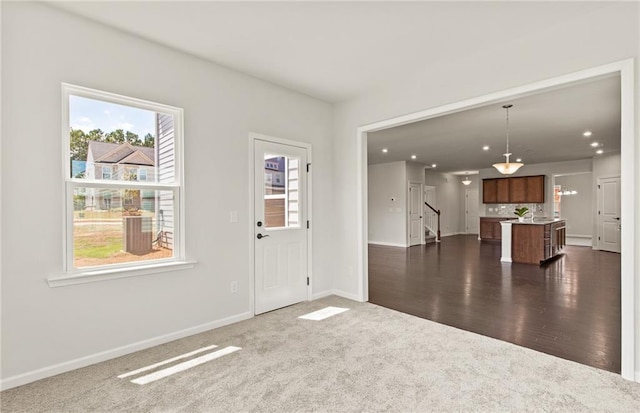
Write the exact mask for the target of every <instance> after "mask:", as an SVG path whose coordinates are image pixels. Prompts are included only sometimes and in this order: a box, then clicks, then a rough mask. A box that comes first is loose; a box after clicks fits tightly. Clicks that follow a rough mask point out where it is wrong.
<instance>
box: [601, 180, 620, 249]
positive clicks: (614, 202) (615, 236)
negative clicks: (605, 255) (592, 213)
mask: <svg viewBox="0 0 640 413" xmlns="http://www.w3.org/2000/svg"><path fill="white" fill-rule="evenodd" d="M597 191H598V247H599V248H600V249H601V250H604V251H611V252H620V231H621V222H620V177H615V178H599V179H598V188H597Z"/></svg>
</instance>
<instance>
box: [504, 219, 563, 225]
mask: <svg viewBox="0 0 640 413" xmlns="http://www.w3.org/2000/svg"><path fill="white" fill-rule="evenodd" d="M564 221H566V219H563V218H548V217H539V218H538V217H536V218H535V219H534V220H533V221H531V219H530V218H528V219H525V220H524V221H523V222H520V221H518V219H517V218H516V219H509V220H507V221H502V222H509V223H512V224H525V225H546V224H553V223H554V222H564Z"/></svg>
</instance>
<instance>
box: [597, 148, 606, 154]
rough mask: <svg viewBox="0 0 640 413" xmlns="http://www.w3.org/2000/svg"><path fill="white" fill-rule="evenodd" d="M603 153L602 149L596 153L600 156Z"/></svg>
mask: <svg viewBox="0 0 640 413" xmlns="http://www.w3.org/2000/svg"><path fill="white" fill-rule="evenodd" d="M602 152H604V151H603V150H602V149H598V150H597V151H596V153H597V154H598V155H602Z"/></svg>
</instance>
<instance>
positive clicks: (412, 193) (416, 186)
mask: <svg viewBox="0 0 640 413" xmlns="http://www.w3.org/2000/svg"><path fill="white" fill-rule="evenodd" d="M422 211H423V208H422V183H421V182H409V246H410V247H411V246H413V245H420V244H422V234H424V230H423V228H424V226H423V224H422Z"/></svg>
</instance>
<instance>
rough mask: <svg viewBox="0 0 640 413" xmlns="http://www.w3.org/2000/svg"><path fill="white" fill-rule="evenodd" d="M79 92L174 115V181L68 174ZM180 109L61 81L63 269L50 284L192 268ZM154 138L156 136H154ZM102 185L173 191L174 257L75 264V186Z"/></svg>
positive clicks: (74, 282)
mask: <svg viewBox="0 0 640 413" xmlns="http://www.w3.org/2000/svg"><path fill="white" fill-rule="evenodd" d="M72 95H73V96H80V97H85V98H89V99H95V100H101V101H104V102H110V103H115V104H119V105H125V106H130V107H134V108H140V109H145V110H149V111H153V112H161V113H167V114H172V115H173V120H174V151H175V180H174V182H173V183H156V182H139V181H132V182H128V181H117V180H111V181H106V180H102V179H86V178H85V179H82V178H74V177H72V176H71V165H70V162H69V159H70V156H71V152H70V134H69V131H70V127H71V125H70V119H69V98H70V96H72ZM183 116H184V113H183V110H182V109H181V108H176V107H173V106H168V105H163V104H159V103H154V102H149V101H145V100H141V99H136V98H132V97H128V96H122V95H117V94H114V93H109V92H104V91H100V90H95V89H90V88H86V87H82V86H76V85H71V84H68V83H62V165H63V168H62V169H63V174H64V175H63V179H62V183H63V193H64V194H65V199H64V208H63V211H64V217H63V220H62V222H63V231H64V232H63V233H64V242H63V254H64V271H63V273H62V274H57V275H54V276H51V277H49V278H48V279H47V281H48V283H49V285H50V286H51V287H57V286H63V285H71V284H79V283H85V282H92V281H102V280H105V279H112V278H122V277H128V276H135V275H144V274H151V273H158V272H165V271H173V270H175V269H183V268H191V267H193V266H194V264H195V262H188V261H186V260H185V243H184V228H185V224H184V222H185V218H184V162H183V139H184V131H183ZM156 139H157V138H156ZM83 187H90V188H105V189H129V188H134V189H140V190H156V191H170V192H173V197H174V215H175V217H176V219H175V221H174V228H173V237H174V238H173V239H174V245H173V247H174V249H173V255H174V256H173V257H172V258H165V259H159V260H143V261H134V262H128V263H122V264H106V265H101V266H95V267H88V268H74V263H73V193H74V190H75V189H76V188H83Z"/></svg>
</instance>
